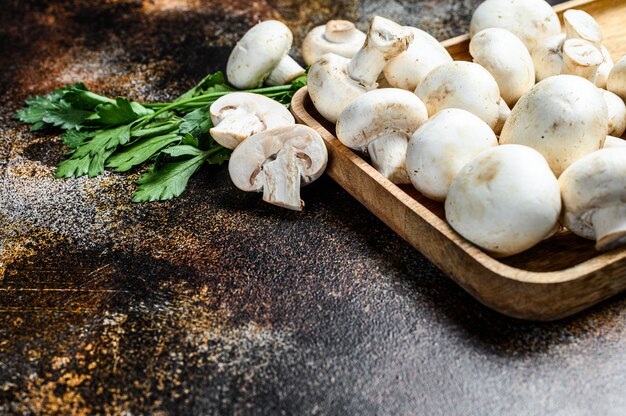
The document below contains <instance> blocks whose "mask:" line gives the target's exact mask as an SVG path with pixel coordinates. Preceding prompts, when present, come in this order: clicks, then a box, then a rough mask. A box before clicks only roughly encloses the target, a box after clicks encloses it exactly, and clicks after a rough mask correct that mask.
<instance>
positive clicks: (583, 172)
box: [559, 147, 626, 240]
mask: <svg viewBox="0 0 626 416" xmlns="http://www.w3.org/2000/svg"><path fill="white" fill-rule="evenodd" d="M559 185H560V187H561V197H562V200H563V214H562V216H561V222H562V224H563V225H564V226H565V227H567V228H568V229H569V230H570V231H571V232H573V233H574V234H576V235H578V236H581V237H584V238H588V239H592V240H595V239H596V237H597V236H596V231H595V230H594V224H593V217H594V215H595V214H596V212H597V211H598V210H600V209H606V208H612V207H624V201H626V148H623V147H619V148H618V147H615V148H611V149H601V150H598V151H596V152H593V153H591V154H589V155H587V156H585V157H583V158H581V159H580V160H578V161H576V162H574V163H573V164H572V165H571V166H570V167H568V168H567V169H566V170H565V171H564V172H563V174H562V175H561V177H560V178H559Z"/></svg>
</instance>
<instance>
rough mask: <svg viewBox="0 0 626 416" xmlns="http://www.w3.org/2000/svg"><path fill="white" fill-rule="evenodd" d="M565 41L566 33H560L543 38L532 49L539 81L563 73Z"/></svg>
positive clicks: (536, 75) (531, 53)
mask: <svg viewBox="0 0 626 416" xmlns="http://www.w3.org/2000/svg"><path fill="white" fill-rule="evenodd" d="M564 42H565V33H559V34H558V35H554V36H550V37H547V38H543V39H542V40H541V41H540V42H538V43H537V44H536V45H535V47H534V48H533V49H532V50H531V51H530V55H531V57H532V60H533V66H534V67H535V79H536V81H537V82H539V81H543V80H544V79H546V78H549V77H551V76H554V75H559V74H560V73H561V69H562V68H563V43H564Z"/></svg>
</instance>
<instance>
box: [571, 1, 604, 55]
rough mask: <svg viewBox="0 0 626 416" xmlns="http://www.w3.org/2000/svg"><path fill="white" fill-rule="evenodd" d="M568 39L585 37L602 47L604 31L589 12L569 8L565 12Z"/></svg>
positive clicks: (597, 46)
mask: <svg viewBox="0 0 626 416" xmlns="http://www.w3.org/2000/svg"><path fill="white" fill-rule="evenodd" d="M563 21H564V22H565V32H566V34H567V39H575V38H578V39H583V40H586V41H588V42H590V43H591V44H593V46H595V47H596V48H598V49H600V47H601V46H602V31H601V30H600V26H599V25H598V23H597V22H596V21H595V20H594V19H593V17H591V16H590V15H589V14H588V13H586V12H584V11H582V10H575V9H571V10H567V11H566V12H565V13H564V14H563Z"/></svg>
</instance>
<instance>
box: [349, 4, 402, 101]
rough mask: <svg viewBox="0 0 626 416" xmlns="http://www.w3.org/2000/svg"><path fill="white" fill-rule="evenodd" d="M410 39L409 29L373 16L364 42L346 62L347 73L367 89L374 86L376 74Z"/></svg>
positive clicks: (400, 51) (375, 84)
mask: <svg viewBox="0 0 626 416" xmlns="http://www.w3.org/2000/svg"><path fill="white" fill-rule="evenodd" d="M412 41H413V33H412V32H411V31H410V30H408V29H406V28H404V27H402V26H400V25H399V24H397V23H395V22H392V21H391V20H387V19H385V18H382V17H379V16H375V17H374V18H373V19H372V22H371V24H370V29H369V31H368V32H367V38H366V40H365V44H364V45H363V47H362V48H361V50H359V51H358V52H357V53H356V54H355V55H354V57H353V58H352V59H351V60H350V62H349V63H348V75H349V76H350V78H352V79H353V80H355V81H357V82H359V83H360V84H361V85H363V87H365V89H367V90H370V89H374V88H376V86H377V83H376V80H377V79H378V75H379V74H380V73H381V72H382V71H383V69H384V68H385V65H387V62H388V61H389V60H390V59H391V58H393V57H395V56H397V55H399V54H400V53H402V52H404V51H405V50H407V48H408V47H409V44H410V43H411V42H412Z"/></svg>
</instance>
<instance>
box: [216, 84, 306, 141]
mask: <svg viewBox="0 0 626 416" xmlns="http://www.w3.org/2000/svg"><path fill="white" fill-rule="evenodd" d="M209 112H210V114H211V121H212V122H213V126H214V127H212V128H211V130H210V133H211V137H213V138H214V139H215V141H216V142H218V143H219V144H221V145H222V146H224V147H226V148H228V149H234V148H235V147H237V146H238V145H239V143H241V142H242V141H244V140H245V139H247V138H248V137H250V136H252V135H253V134H256V133H259V132H262V131H264V130H271V129H273V128H276V127H282V126H288V125H290V124H295V123H296V121H295V120H294V118H293V116H292V115H291V113H290V112H289V110H287V107H285V106H284V105H282V104H281V103H279V102H278V101H275V100H272V99H271V98H269V97H266V96H264V95H261V94H252V93H249V92H233V93H231V94H226V95H224V96H223V97H220V98H219V99H217V101H215V102H214V103H213V104H211V108H210V109H209Z"/></svg>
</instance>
